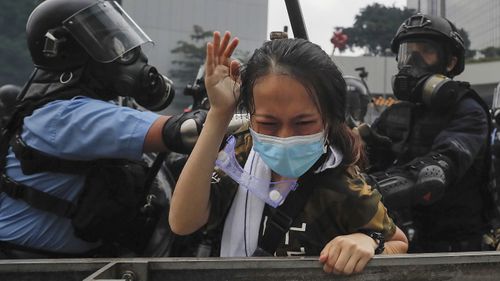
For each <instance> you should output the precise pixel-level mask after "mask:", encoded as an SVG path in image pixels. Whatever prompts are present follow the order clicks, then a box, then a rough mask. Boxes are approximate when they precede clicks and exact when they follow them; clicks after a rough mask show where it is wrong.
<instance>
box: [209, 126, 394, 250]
mask: <svg viewBox="0 0 500 281" xmlns="http://www.w3.org/2000/svg"><path fill="white" fill-rule="evenodd" d="M251 148H252V139H251V136H250V134H248V132H242V133H239V134H237V135H236V147H235V154H236V159H237V160H238V162H239V163H240V165H242V166H244V164H245V161H246V158H247V156H248V153H249V152H250V150H251ZM314 178H315V179H314V184H311V183H310V182H307V181H305V182H304V181H303V182H302V184H299V186H298V187H297V188H312V189H313V190H312V192H311V193H310V195H309V198H308V199H307V201H306V203H305V206H304V208H303V210H302V211H301V212H299V215H298V216H297V217H295V219H294V220H293V223H292V226H291V227H290V229H289V231H288V232H287V233H286V235H285V237H283V239H282V242H281V244H280V245H279V246H278V248H277V250H276V253H275V255H277V256H292V255H307V256H318V255H319V254H320V252H321V250H322V249H323V247H324V246H325V245H326V244H327V243H328V242H329V241H331V240H332V239H333V238H335V237H336V236H338V235H345V234H350V233H354V232H357V231H358V230H359V229H370V230H375V231H379V232H381V233H382V234H383V235H384V236H385V238H386V240H387V239H389V238H391V237H392V236H393V235H394V233H395V231H396V226H395V225H394V223H393V221H392V219H391V218H389V216H388V215H387V211H386V208H385V207H384V205H383V204H382V203H381V201H380V199H381V195H380V193H378V192H377V191H376V190H374V189H372V187H371V186H369V185H367V184H366V182H365V181H364V180H363V178H362V177H361V175H359V173H358V171H357V168H356V167H350V168H345V167H343V166H342V165H341V166H339V167H337V168H331V169H327V170H324V171H322V172H320V173H317V174H315V175H314ZM237 190H238V184H237V183H236V182H235V181H233V180H232V179H231V178H230V177H229V176H227V175H225V174H224V172H222V171H221V170H218V169H215V171H214V173H213V175H212V188H211V197H210V200H211V213H210V218H209V222H208V224H207V232H208V233H210V236H211V237H212V240H213V241H216V243H215V244H216V245H215V247H214V251H215V253H213V255H218V253H219V251H220V241H221V237H222V231H223V228H224V222H225V219H226V216H227V214H228V212H229V209H230V207H231V204H232V202H233V198H234V196H235V194H236V192H237ZM292 192H293V191H292ZM285 202H286V200H285ZM271 213H272V207H269V206H267V204H266V207H265V210H264V213H263V219H262V222H261V230H262V229H265V226H264V224H265V223H267V219H266V218H265V217H266V216H268V215H270V214H271ZM262 234H263V233H262V231H261V233H260V234H259V238H260V237H262Z"/></svg>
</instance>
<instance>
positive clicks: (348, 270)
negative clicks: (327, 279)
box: [319, 233, 377, 275]
mask: <svg viewBox="0 0 500 281" xmlns="http://www.w3.org/2000/svg"><path fill="white" fill-rule="evenodd" d="M376 247H377V244H376V242H375V240H373V239H372V238H371V237H369V236H368V235H365V234H363V233H353V234H349V235H342V236H337V237H335V238H334V239H333V240H331V241H330V242H329V243H328V244H326V246H325V248H323V251H321V254H320V257H319V261H320V262H321V263H323V270H324V271H325V272H327V273H332V272H333V273H335V274H345V275H349V274H352V273H359V272H361V271H362V270H363V269H364V268H365V266H366V264H367V263H368V262H369V261H370V260H371V259H372V258H373V256H374V255H375V248H376Z"/></svg>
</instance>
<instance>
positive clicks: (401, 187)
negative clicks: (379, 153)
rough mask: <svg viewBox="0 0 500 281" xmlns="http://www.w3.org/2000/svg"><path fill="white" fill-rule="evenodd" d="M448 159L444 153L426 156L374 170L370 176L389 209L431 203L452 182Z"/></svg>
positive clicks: (442, 193) (369, 178) (441, 194)
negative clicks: (384, 168)
mask: <svg viewBox="0 0 500 281" xmlns="http://www.w3.org/2000/svg"><path fill="white" fill-rule="evenodd" d="M449 163H450V160H449V159H448V158H447V157H445V156H443V155H441V154H436V155H432V156H425V157H421V158H417V159H415V160H414V161H412V162H410V163H408V164H406V165H404V166H402V167H398V168H394V169H390V170H388V171H386V172H378V173H373V174H371V175H369V176H368V177H367V179H368V183H369V184H371V185H372V186H373V187H374V188H376V189H377V190H378V191H379V192H380V194H382V200H383V202H384V204H385V205H386V206H387V208H389V209H403V208H408V207H413V206H415V205H430V204H432V203H434V202H436V201H437V200H439V199H441V198H442V197H443V195H444V192H445V189H446V186H447V185H448V184H449V175H450V174H451V173H452V172H451V168H452V167H451V166H450V164H449Z"/></svg>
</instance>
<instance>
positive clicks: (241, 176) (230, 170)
mask: <svg viewBox="0 0 500 281" xmlns="http://www.w3.org/2000/svg"><path fill="white" fill-rule="evenodd" d="M235 145H236V139H235V138H234V136H230V137H229V138H228V139H227V143H226V146H225V147H224V149H223V150H222V151H220V152H219V155H218V156H217V159H216V160H215V165H216V166H217V167H218V168H219V169H221V170H222V171H224V173H226V174H227V175H228V176H229V177H231V178H232V179H233V180H234V181H236V182H237V183H239V184H240V186H242V187H244V188H246V189H248V190H249V191H250V192H251V193H252V194H253V195H255V196H256V197H257V198H259V199H261V200H262V201H264V202H265V203H267V204H268V205H270V206H271V207H274V208H276V207H278V206H279V205H281V204H282V203H283V202H284V201H285V198H286V197H287V195H288V193H289V192H290V191H292V190H295V189H296V188H297V181H296V180H283V181H276V182H271V181H270V180H269V179H261V178H258V177H256V176H254V175H252V174H250V173H248V172H247V171H245V170H244V169H243V168H242V167H241V166H240V164H239V163H238V161H237V160H236V156H235V153H234V149H235Z"/></svg>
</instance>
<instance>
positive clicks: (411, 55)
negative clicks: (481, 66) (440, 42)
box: [392, 41, 457, 108]
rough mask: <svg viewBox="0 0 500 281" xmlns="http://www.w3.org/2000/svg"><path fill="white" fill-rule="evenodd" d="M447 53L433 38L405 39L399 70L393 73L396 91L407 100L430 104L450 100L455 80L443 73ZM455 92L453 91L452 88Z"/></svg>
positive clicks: (430, 105) (399, 59)
mask: <svg viewBox="0 0 500 281" xmlns="http://www.w3.org/2000/svg"><path fill="white" fill-rule="evenodd" d="M445 61H446V60H445V59H444V54H443V52H442V50H441V48H439V46H437V44H436V43H434V42H429V41H418V42H403V43H401V45H400V48H399V52H398V69H399V72H398V73H397V74H396V75H394V76H393V77H392V88H393V92H394V95H395V96H396V97H397V98H398V99H400V100H404V101H409V102H412V103H415V104H420V103H423V104H425V105H426V106H428V107H430V108H436V107H439V106H440V104H439V102H441V101H444V102H446V101H447V97H448V98H449V95H453V93H450V90H453V89H455V87H457V85H456V83H455V82H454V81H453V80H451V79H450V78H448V77H446V76H444V75H443V74H442V73H446V65H445V63H443V62H445ZM452 92H453V91H452Z"/></svg>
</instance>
